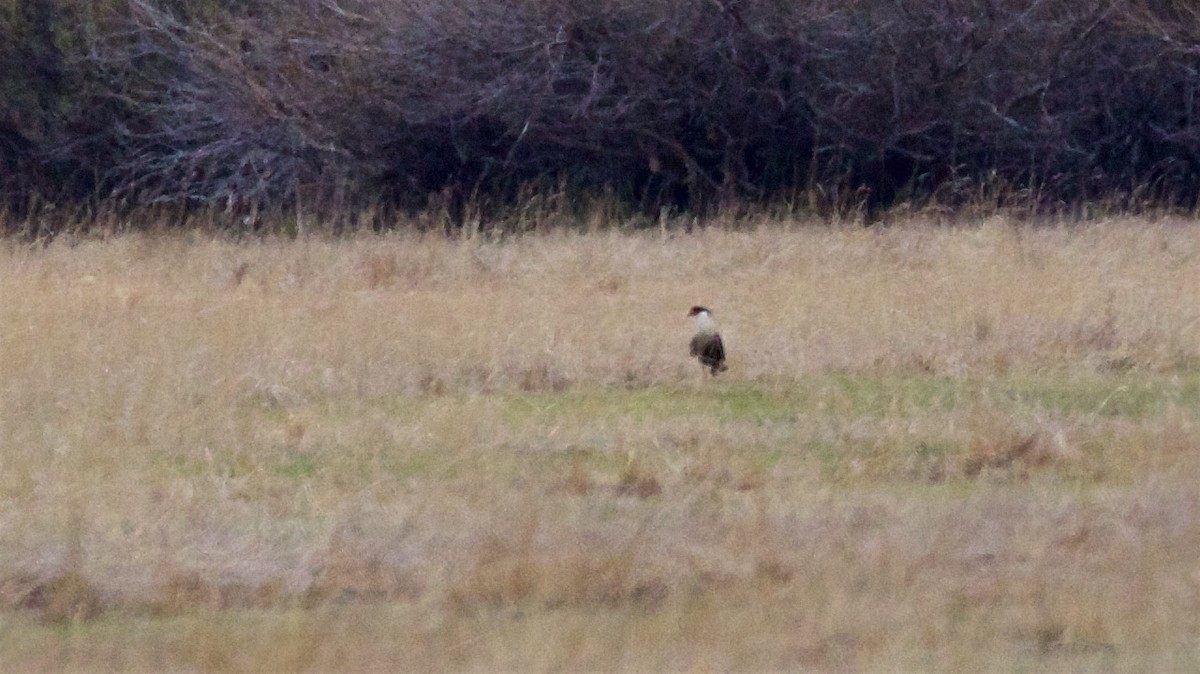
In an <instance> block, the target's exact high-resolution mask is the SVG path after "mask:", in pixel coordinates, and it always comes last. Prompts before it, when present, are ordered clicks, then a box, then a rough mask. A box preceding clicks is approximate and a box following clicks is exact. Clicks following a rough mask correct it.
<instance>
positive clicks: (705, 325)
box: [688, 307, 728, 376]
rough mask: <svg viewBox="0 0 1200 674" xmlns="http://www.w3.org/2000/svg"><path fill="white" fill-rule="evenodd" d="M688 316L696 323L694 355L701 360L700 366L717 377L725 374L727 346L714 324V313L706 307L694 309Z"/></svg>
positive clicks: (693, 342) (693, 340)
mask: <svg viewBox="0 0 1200 674" xmlns="http://www.w3.org/2000/svg"><path fill="white" fill-rule="evenodd" d="M688 316H691V317H692V320H693V321H695V322H696V335H695V336H694V337H692V344H691V351H692V355H693V356H695V357H696V358H699V359H700V364H701V365H703V366H704V367H707V368H709V371H710V372H711V373H712V374H713V376H716V374H717V373H718V372H724V371H725V370H726V369H728V368H726V367H725V344H724V343H722V342H721V333H719V332H717V324H716V323H714V322H713V319H712V312H711V311H709V310H708V309H705V308H704V307H692V310H691V311H689V312H688Z"/></svg>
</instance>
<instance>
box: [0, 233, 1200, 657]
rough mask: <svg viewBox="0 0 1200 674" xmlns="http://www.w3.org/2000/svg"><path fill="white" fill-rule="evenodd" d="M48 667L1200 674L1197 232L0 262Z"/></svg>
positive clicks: (1, 456)
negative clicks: (691, 343) (699, 326)
mask: <svg viewBox="0 0 1200 674" xmlns="http://www.w3.org/2000/svg"><path fill="white" fill-rule="evenodd" d="M695 303H702V304H705V305H707V306H709V307H711V308H712V309H713V310H714V313H715V317H716V319H717V320H718V322H719V323H721V325H722V329H723V330H722V331H723V334H724V336H725V340H726V343H727V346H728V349H729V353H730V361H729V365H730V369H729V371H728V372H727V373H725V374H722V375H721V376H720V377H717V378H713V377H709V376H708V375H707V374H706V373H704V372H702V370H701V368H700V367H699V365H697V364H696V363H695V362H694V361H691V360H689V359H688V357H687V340H688V339H689V337H690V336H691V325H690V323H689V321H688V320H687V319H686V317H685V314H686V312H687V309H688V307H690V306H691V305H692V304H695ZM64 669H65V670H96V669H104V670H110V669H111V670H197V669H199V670H217V671H219V670H253V671H291V670H356V671H357V670H390V671H428V670H476V671H478V670H487V671H498V670H506V671H540V670H559V671H561V670H623V671H668V670H669V671H674V670H713V669H717V670H889V671H891V670H943V671H972V670H981V669H982V670H1001V671H1013V670H1016V671H1097V670H1100V671H1103V670H1118V671H1149V670H1156V671H1167V670H1175V671H1180V670H1190V671H1195V670H1197V669H1200V226H1197V225H1196V224H1195V223H1194V222H1182V221H1178V222H1172V221H1156V222H1149V221H1129V220H1124V221H1120V220H1117V221H1110V222H1099V223H1094V224H1090V225H1084V226H1075V227H1065V226H1052V227H1051V226H1047V227H1033V226H1028V225H1020V224H1016V223H1013V222H1009V221H1006V220H1003V219H993V220H989V221H986V222H982V223H978V224H974V225H971V226H958V227H934V226H930V225H923V224H921V223H919V222H912V223H906V224H902V225H898V226H894V227H891V228H883V229H861V228H852V227H824V226H818V225H808V226H799V225H787V224H780V223H765V224H762V225H759V226H749V225H744V226H741V227H739V228H736V229H721V228H714V229H708V230H704V231H697V232H695V233H692V234H682V233H679V234H670V235H667V236H664V235H662V233H660V232H653V233H628V232H620V231H601V232H595V233H588V234H578V233H575V234H571V233H553V234H536V235H528V236H524V237H519V238H513V239H510V240H503V241H492V242H483V241H470V240H466V241H448V240H445V239H442V238H439V237H424V238H423V237H420V236H417V235H387V236H374V235H371V236H362V237H358V238H349V239H341V240H329V239H321V238H302V239H300V240H273V239H267V240H260V241H243V242H230V241H225V240H220V239H213V238H207V237H205V236H202V235H178V236H148V235H121V236H115V237H111V238H109V239H107V240H77V241H65V240H60V241H55V242H53V243H51V244H50V245H49V246H44V247H43V246H32V245H29V244H25V243H21V242H19V241H13V240H10V241H2V242H0V670H4V671H30V670H64Z"/></svg>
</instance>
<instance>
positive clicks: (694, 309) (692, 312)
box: [688, 307, 711, 317]
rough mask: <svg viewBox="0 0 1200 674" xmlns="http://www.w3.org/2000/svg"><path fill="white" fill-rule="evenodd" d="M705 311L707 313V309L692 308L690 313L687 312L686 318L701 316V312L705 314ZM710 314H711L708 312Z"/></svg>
mask: <svg viewBox="0 0 1200 674" xmlns="http://www.w3.org/2000/svg"><path fill="white" fill-rule="evenodd" d="M705 311H708V309H705V308H704V307H692V309H691V311H689V312H688V317H691V316H696V315H698V314H701V313H703V312H705ZM710 313H711V312H710Z"/></svg>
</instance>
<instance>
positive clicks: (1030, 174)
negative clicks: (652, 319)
mask: <svg viewBox="0 0 1200 674" xmlns="http://www.w3.org/2000/svg"><path fill="white" fill-rule="evenodd" d="M1198 91H1200V14H1198V13H1197V11H1196V10H1194V9H1193V8H1192V4H1191V3H1190V2H1183V1H1182V0H1176V1H1172V0H1110V1H1108V2H1100V3H1091V2H1078V1H1077V0H947V1H945V2H936V3H934V2H928V1H927V0H120V1H117V0H107V1H102V2H92V3H79V2H75V1H74V0H0V194H2V195H3V196H4V198H5V200H6V206H7V208H8V209H9V210H14V211H18V212H25V213H28V212H31V211H40V212H45V211H46V210H47V209H49V208H50V207H51V206H53V207H55V208H56V209H57V210H58V211H60V212H62V211H70V210H72V209H74V208H77V207H83V208H90V209H116V210H128V209H137V208H140V207H145V206H148V205H155V204H158V205H165V206H168V207H170V208H171V209H174V210H175V212H180V213H183V212H188V211H189V210H194V209H210V210H215V211H227V212H231V213H233V214H235V215H237V216H238V217H237V218H235V220H236V221H237V222H250V221H253V220H254V215H253V214H255V213H263V212H270V211H288V210H292V209H296V208H300V209H305V210H306V211H308V212H317V213H319V214H321V215H323V216H326V217H327V218H328V219H329V220H336V219H338V218H341V217H345V216H347V215H350V214H355V213H360V212H362V211H363V210H364V209H366V210H369V211H370V212H372V213H377V214H386V213H388V212H390V211H391V210H393V209H412V210H419V209H424V208H428V207H429V206H430V205H433V206H435V207H437V208H439V209H440V208H443V207H444V208H445V209H446V212H448V213H449V215H450V216H451V220H454V219H458V218H461V217H462V215H463V213H464V211H465V210H467V209H481V210H482V211H484V212H494V213H499V212H502V211H503V210H504V208H505V207H509V206H513V205H520V204H522V203H525V202H527V201H528V200H530V199H533V198H538V199H543V200H546V199H549V200H551V201H552V202H553V204H554V205H555V206H556V207H558V208H563V209H569V208H572V207H575V206H577V205H578V204H581V203H586V202H587V200H588V199H590V198H597V197H599V198H603V199H604V200H605V201H606V202H607V203H610V204H617V205H619V206H620V207H622V208H626V209H628V210H629V211H631V212H650V213H654V212H657V211H658V209H660V208H662V207H668V208H673V209H681V210H689V211H692V212H695V213H704V212H710V211H711V210H712V209H714V208H722V207H730V206H734V207H736V206H739V205H751V206H753V205H773V204H780V203H786V204H789V205H791V206H793V207H799V208H813V209H817V210H822V209H838V208H846V207H855V206H860V205H866V206H868V207H870V208H872V209H874V208H880V207H886V206H889V205H892V204H895V203H906V204H922V203H929V202H934V203H938V204H944V205H949V206H955V205H959V204H962V203H964V202H968V201H971V200H978V199H980V198H986V199H995V200H1011V199H1016V200H1021V201H1022V202H1023V203H1025V204H1033V205H1034V206H1036V207H1040V208H1048V209H1054V208H1062V207H1069V206H1070V205H1072V204H1078V203H1083V202H1087V201H1089V200H1095V199H1108V200H1110V201H1112V202H1114V203H1118V204H1128V205H1134V206H1141V205H1169V206H1177V207H1182V208H1193V207H1194V206H1195V204H1196V199H1195V195H1196V193H1197V188H1198V187H1200V154H1198V150H1200V118H1198V110H1197V107H1198V106H1197V103H1198V96H1200V93H1198ZM160 210H161V209H160Z"/></svg>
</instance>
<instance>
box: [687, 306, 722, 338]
mask: <svg viewBox="0 0 1200 674" xmlns="http://www.w3.org/2000/svg"><path fill="white" fill-rule="evenodd" d="M692 320H693V321H695V322H696V332H700V333H706V334H714V333H716V331H717V324H716V323H714V322H713V319H712V316H711V315H709V313H708V312H707V311H701V312H700V313H698V314H696V315H695V316H692Z"/></svg>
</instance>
